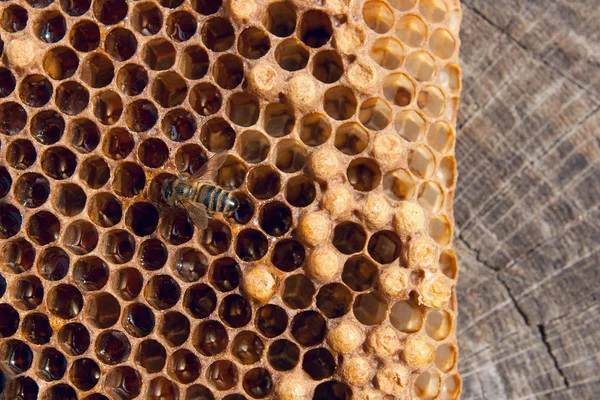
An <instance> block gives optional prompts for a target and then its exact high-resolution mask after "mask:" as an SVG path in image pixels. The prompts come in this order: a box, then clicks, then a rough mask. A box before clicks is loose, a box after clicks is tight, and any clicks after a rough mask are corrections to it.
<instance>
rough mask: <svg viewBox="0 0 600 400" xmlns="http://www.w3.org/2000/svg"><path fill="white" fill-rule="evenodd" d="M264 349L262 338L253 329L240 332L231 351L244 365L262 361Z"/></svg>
mask: <svg viewBox="0 0 600 400" xmlns="http://www.w3.org/2000/svg"><path fill="white" fill-rule="evenodd" d="M264 349H265V345H264V343H263V341H262V339H261V338H260V336H258V335H257V334H256V333H254V332H252V331H242V332H240V333H238V334H237V335H236V336H235V338H234V339H233V342H232V344H231V353H232V354H233V355H234V357H235V358H237V359H238V360H239V361H240V362H241V363H242V364H244V365H251V364H254V363H257V362H258V361H260V359H261V358H262V354H263V351H264Z"/></svg>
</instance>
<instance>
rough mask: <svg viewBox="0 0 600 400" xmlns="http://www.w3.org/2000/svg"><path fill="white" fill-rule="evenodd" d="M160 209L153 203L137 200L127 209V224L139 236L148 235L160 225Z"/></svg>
mask: <svg viewBox="0 0 600 400" xmlns="http://www.w3.org/2000/svg"><path fill="white" fill-rule="evenodd" d="M158 219H159V214H158V210H157V209H156V207H155V206H154V205H153V204H152V203H148V202H136V203H133V204H132V205H131V206H129V208H128V209H127V214H126V216H125V224H126V225H127V226H128V227H129V228H130V229H131V230H132V231H133V233H134V234H136V235H137V236H148V235H151V234H152V233H154V231H156V228H157V227H158Z"/></svg>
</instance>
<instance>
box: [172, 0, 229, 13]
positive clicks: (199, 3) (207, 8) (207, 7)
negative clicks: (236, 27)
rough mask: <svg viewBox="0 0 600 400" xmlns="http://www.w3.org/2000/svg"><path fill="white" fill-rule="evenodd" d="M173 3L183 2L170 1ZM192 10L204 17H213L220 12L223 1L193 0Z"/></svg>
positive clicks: (177, 0) (178, 0)
mask: <svg viewBox="0 0 600 400" xmlns="http://www.w3.org/2000/svg"><path fill="white" fill-rule="evenodd" d="M170 1H171V2H179V3H181V2H182V0H170ZM191 1H192V9H193V10H194V11H196V12H198V13H200V14H202V15H211V14H214V13H216V12H217V11H219V9H220V8H221V4H222V0H208V1H207V0H191Z"/></svg>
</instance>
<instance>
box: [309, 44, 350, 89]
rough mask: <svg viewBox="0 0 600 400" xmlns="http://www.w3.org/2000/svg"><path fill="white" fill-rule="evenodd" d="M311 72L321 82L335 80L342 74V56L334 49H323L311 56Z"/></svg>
mask: <svg viewBox="0 0 600 400" xmlns="http://www.w3.org/2000/svg"><path fill="white" fill-rule="evenodd" d="M312 74H313V76H314V77H315V78H317V79H318V80H320V81H321V82H323V83H334V82H337V81H338V80H339V79H340V78H341V77H342V75H343V74H344V63H343V61H342V57H340V55H339V54H338V53H337V52H336V51H334V50H324V51H321V52H319V53H317V54H316V55H315V56H314V58H313V63H312Z"/></svg>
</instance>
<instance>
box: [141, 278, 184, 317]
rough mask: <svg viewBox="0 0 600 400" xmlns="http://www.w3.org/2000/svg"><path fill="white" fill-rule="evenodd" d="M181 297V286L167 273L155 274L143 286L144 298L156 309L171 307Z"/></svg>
mask: <svg viewBox="0 0 600 400" xmlns="http://www.w3.org/2000/svg"><path fill="white" fill-rule="evenodd" d="M179 297H181V288H180V287H179V284H178V283H177V281H175V280H174V279H173V278H172V277H170V276H169V275H155V276H153V277H152V278H150V280H149V281H148V283H147V284H146V287H145V288H144V298H145V299H146V301H147V302H148V303H149V304H150V305H151V306H152V307H154V308H156V309H157V310H166V309H168V308H171V307H173V306H174V305H175V304H176V303H177V302H178V301H179Z"/></svg>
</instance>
